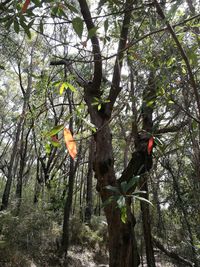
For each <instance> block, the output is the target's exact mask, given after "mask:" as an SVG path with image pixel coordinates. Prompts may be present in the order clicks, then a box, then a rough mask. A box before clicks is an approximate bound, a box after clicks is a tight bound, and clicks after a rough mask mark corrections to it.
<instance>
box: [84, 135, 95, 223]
mask: <svg viewBox="0 0 200 267" xmlns="http://www.w3.org/2000/svg"><path fill="white" fill-rule="evenodd" d="M93 154H94V140H93V138H91V140H90V145H89V159H88V173H87V188H86V208H85V221H86V222H88V223H89V222H90V220H91V216H92V213H93V211H92V210H93V196H92V195H93V194H92V178H93V157H94V156H93Z"/></svg>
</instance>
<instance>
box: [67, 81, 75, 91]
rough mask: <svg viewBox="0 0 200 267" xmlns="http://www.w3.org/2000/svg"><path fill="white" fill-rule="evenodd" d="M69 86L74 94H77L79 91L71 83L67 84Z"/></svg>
mask: <svg viewBox="0 0 200 267" xmlns="http://www.w3.org/2000/svg"><path fill="white" fill-rule="evenodd" d="M67 86H68V88H69V89H70V90H71V91H72V92H74V93H75V92H76V91H77V89H76V88H75V87H74V86H73V85H72V84H71V83H67Z"/></svg>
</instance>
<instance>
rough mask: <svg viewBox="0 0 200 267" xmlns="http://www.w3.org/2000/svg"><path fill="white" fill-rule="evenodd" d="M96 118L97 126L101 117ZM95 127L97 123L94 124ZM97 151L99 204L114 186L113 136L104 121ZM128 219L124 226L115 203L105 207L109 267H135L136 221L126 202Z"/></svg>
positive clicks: (96, 165)
mask: <svg viewBox="0 0 200 267" xmlns="http://www.w3.org/2000/svg"><path fill="white" fill-rule="evenodd" d="M97 117H98V116H96V118H95V120H96V123H97V122H98V119H99V121H101V118H100V117H99V118H98V119H97ZM97 124H98V123H97ZM95 142H96V151H95V162H94V171H95V176H96V178H97V190H98V191H99V193H100V195H101V199H102V201H103V202H104V201H106V200H107V199H108V198H109V197H110V196H111V192H109V190H107V189H106V188H105V187H106V186H107V185H112V186H117V180H116V177H115V172H114V166H113V164H114V160H113V149H112V137H111V132H110V128H109V126H108V124H107V123H106V122H105V123H104V124H103V125H102V127H101V129H100V130H98V131H97V133H96V134H95ZM126 205H127V213H128V219H127V221H126V223H123V222H122V221H121V217H120V210H119V209H118V208H117V207H116V202H114V201H113V202H112V203H111V204H109V205H106V206H105V209H104V210H105V215H106V218H107V223H108V234H109V255H110V258H109V266H110V267H137V266H138V265H139V262H140V260H139V255H138V251H137V245H136V240H135V234H134V226H135V218H134V215H133V214H132V213H131V208H130V203H128V202H127V204H126Z"/></svg>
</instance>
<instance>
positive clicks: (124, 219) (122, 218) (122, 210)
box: [120, 206, 128, 223]
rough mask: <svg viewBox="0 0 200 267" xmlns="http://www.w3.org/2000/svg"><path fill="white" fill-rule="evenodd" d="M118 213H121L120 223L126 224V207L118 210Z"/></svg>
mask: <svg viewBox="0 0 200 267" xmlns="http://www.w3.org/2000/svg"><path fill="white" fill-rule="evenodd" d="M120 212H121V221H122V222H123V223H126V222H127V218H128V216H127V209H126V206H124V207H122V208H121V209H120Z"/></svg>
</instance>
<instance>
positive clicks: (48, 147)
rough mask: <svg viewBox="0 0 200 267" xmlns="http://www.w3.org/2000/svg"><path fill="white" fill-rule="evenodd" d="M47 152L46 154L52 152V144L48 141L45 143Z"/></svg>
mask: <svg viewBox="0 0 200 267" xmlns="http://www.w3.org/2000/svg"><path fill="white" fill-rule="evenodd" d="M45 152H46V154H50V152H51V146H50V144H49V143H47V144H46V145H45Z"/></svg>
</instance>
